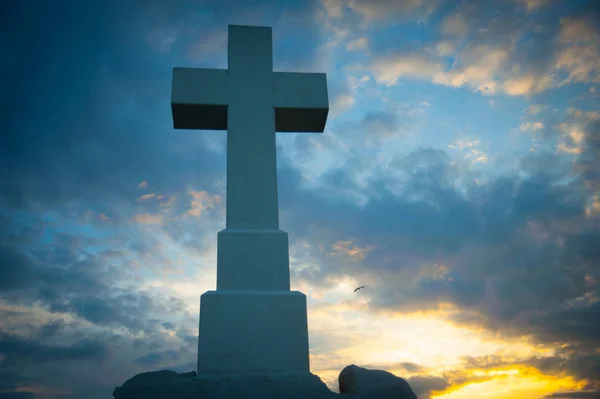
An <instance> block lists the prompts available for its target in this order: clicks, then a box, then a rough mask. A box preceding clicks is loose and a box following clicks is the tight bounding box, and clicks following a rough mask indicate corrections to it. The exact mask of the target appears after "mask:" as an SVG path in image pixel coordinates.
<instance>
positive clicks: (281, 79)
mask: <svg viewBox="0 0 600 399" xmlns="http://www.w3.org/2000/svg"><path fill="white" fill-rule="evenodd" d="M272 48H273V46H272V37H271V28H268V27H256V26H237V25H230V26H229V41H228V69H227V70H219V69H201V68H174V69H173V88H172V91H171V109H172V112H173V125H174V127H175V128H177V129H205V130H206V129H208V130H225V129H227V131H228V133H227V228H244V227H250V228H252V227H265V228H272V229H277V228H279V216H278V202H277V170H276V154H275V131H281V132H319V133H320V132H323V130H324V129H325V123H326V120H327V114H328V110H329V101H328V95H327V81H326V76H325V74H323V73H292V72H273V61H272Z"/></svg>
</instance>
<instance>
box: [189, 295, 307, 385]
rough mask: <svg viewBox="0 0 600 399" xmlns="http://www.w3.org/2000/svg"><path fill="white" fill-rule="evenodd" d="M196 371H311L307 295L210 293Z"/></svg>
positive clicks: (204, 300)
mask: <svg viewBox="0 0 600 399" xmlns="http://www.w3.org/2000/svg"><path fill="white" fill-rule="evenodd" d="M197 371H198V374H203V373H231V372H246V371H252V372H254V373H268V374H271V373H309V372H310V365H309V353H308V323H307V314H306V296H305V295H304V294H303V293H301V292H299V291H284V290H281V291H275V290H273V291H271V290H269V291H265V290H218V291H207V292H205V293H204V294H203V295H202V296H201V297H200V323H199V334H198V368H197Z"/></svg>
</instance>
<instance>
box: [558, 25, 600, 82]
mask: <svg viewBox="0 0 600 399" xmlns="http://www.w3.org/2000/svg"><path fill="white" fill-rule="evenodd" d="M594 18H596V19H594ZM597 18H598V17H597V16H595V17H594V16H590V15H586V16H576V17H564V18H562V19H561V21H560V30H559V32H558V42H559V45H560V46H561V47H560V49H559V52H558V54H557V57H556V68H557V69H564V70H566V72H567V73H568V76H567V78H566V81H565V82H585V83H587V82H600V44H598V43H600V29H599V26H600V25H599V21H598V20H597Z"/></svg>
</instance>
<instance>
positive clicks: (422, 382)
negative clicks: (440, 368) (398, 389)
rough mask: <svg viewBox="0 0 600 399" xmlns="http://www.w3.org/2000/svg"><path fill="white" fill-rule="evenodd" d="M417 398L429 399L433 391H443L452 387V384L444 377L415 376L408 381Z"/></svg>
mask: <svg viewBox="0 0 600 399" xmlns="http://www.w3.org/2000/svg"><path fill="white" fill-rule="evenodd" d="M407 381H408V383H409V384H410V387H411V388H412V390H413V392H414V393H415V395H417V398H421V399H429V398H431V394H432V392H433V391H440V392H441V391H443V390H445V389H446V388H448V387H449V386H450V383H449V382H448V381H447V380H445V379H444V378H442V377H435V376H414V377H410V378H409V379H408V380H407Z"/></svg>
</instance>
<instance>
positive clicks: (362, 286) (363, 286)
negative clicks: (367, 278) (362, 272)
mask: <svg viewBox="0 0 600 399" xmlns="http://www.w3.org/2000/svg"><path fill="white" fill-rule="evenodd" d="M365 287H366V286H365V285H361V286H360V287H358V288H357V289H355V290H354V292H356V291H358V290H360V289H361V288H365Z"/></svg>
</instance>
